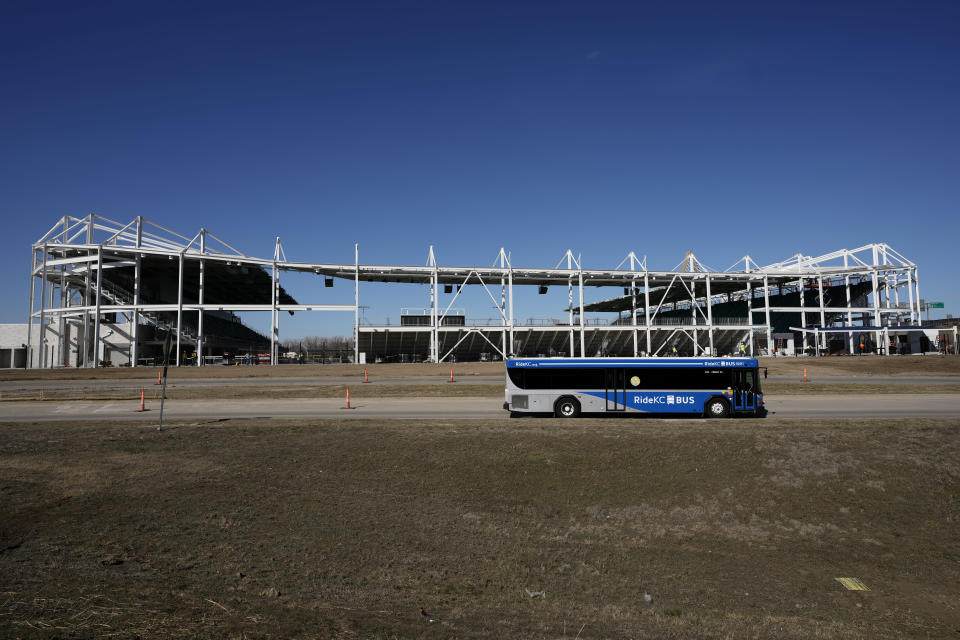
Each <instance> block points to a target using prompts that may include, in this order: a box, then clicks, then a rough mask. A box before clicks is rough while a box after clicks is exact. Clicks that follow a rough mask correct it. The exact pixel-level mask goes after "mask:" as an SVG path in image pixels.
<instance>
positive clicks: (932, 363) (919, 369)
mask: <svg viewBox="0 0 960 640" xmlns="http://www.w3.org/2000/svg"><path fill="white" fill-rule="evenodd" d="M760 365H761V366H765V367H769V370H770V374H771V375H776V376H780V375H783V376H796V377H797V379H800V377H801V376H802V375H803V367H807V369H808V374H809V375H810V376H817V377H819V376H837V375H842V376H849V375H854V376H860V375H862V376H870V375H906V376H924V375H933V376H946V375H956V376H960V357H958V356H888V357H878V356H834V357H823V358H761V359H760ZM451 367H453V370H454V374H455V376H456V377H458V378H459V377H461V376H478V375H487V376H495V375H503V363H502V362H464V363H454V364H448V363H440V364H433V363H418V364H369V365H353V364H335V365H280V366H277V367H270V366H244V367H232V366H231V367H224V366H207V367H186V366H185V367H180V368H171V376H176V377H177V378H178V379H196V378H226V379H229V378H285V377H301V376H306V377H316V378H324V377H331V376H335V377H341V376H351V377H357V378H358V379H359V378H362V377H363V370H364V369H365V368H366V369H367V371H368V374H369V375H370V377H371V378H373V379H377V378H384V379H386V378H436V379H437V380H443V379H446V377H447V376H449V374H450V368H451ZM156 375H157V369H156V368H150V367H137V368H135V369H130V368H126V367H117V368H106V369H71V368H67V369H52V370H50V369H45V370H41V369H30V370H22V369H20V370H18V369H4V370H0V381H18V380H129V379H141V380H152V379H155V378H156Z"/></svg>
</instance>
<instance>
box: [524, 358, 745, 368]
mask: <svg viewBox="0 0 960 640" xmlns="http://www.w3.org/2000/svg"><path fill="white" fill-rule="evenodd" d="M758 366H759V363H758V362H757V359H756V358H509V359H508V360H507V368H535V367H671V368H673V367H703V368H710V369H713V368H718V367H736V368H741V369H750V368H756V367H758Z"/></svg>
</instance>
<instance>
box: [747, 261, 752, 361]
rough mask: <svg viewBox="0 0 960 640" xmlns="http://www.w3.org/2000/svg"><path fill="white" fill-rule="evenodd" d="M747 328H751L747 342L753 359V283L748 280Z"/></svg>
mask: <svg viewBox="0 0 960 640" xmlns="http://www.w3.org/2000/svg"><path fill="white" fill-rule="evenodd" d="M747 273H750V264H749V263H747ZM747 326H749V327H750V334H749V335H750V339H749V340H748V341H747V349H748V352H749V354H750V357H751V358H752V357H753V283H752V282H750V281H749V280H747Z"/></svg>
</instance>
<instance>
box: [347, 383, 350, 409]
mask: <svg viewBox="0 0 960 640" xmlns="http://www.w3.org/2000/svg"><path fill="white" fill-rule="evenodd" d="M349 408H350V387H347V409H349Z"/></svg>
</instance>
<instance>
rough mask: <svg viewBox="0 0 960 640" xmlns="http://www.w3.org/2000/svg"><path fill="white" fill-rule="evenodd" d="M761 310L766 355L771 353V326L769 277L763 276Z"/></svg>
mask: <svg viewBox="0 0 960 640" xmlns="http://www.w3.org/2000/svg"><path fill="white" fill-rule="evenodd" d="M763 307H764V309H763V311H764V316H765V319H766V323H767V355H768V356H772V355H773V328H772V327H771V326H770V278H769V276H763Z"/></svg>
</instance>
